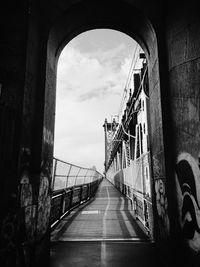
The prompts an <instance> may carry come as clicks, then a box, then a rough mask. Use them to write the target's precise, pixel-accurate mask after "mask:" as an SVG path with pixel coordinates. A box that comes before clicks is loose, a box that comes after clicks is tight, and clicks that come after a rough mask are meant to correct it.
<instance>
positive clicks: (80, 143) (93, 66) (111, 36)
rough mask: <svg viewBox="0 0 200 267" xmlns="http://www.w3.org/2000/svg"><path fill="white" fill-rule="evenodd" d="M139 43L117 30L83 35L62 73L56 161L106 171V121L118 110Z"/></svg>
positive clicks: (69, 50) (65, 55)
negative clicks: (104, 126) (104, 169)
mask: <svg viewBox="0 0 200 267" xmlns="http://www.w3.org/2000/svg"><path fill="white" fill-rule="evenodd" d="M135 46H136V43H135V41H134V40H133V39H131V38H130V37H129V36H127V35H125V34H123V33H120V32H117V31H113V30H103V29H102V30H93V31H88V32H85V33H83V34H80V35H79V36H77V37H76V38H74V39H73V40H72V41H71V42H70V43H68V44H67V46H66V47H65V48H64V49H63V51H62V53H61V55H60V58H59V62H58V72H57V95H56V122H55V143H54V156H55V157H56V158H59V159H62V160H64V161H67V162H71V163H74V164H76V165H80V166H83V167H89V168H91V167H92V166H96V168H97V170H98V171H100V172H103V168H104V167H103V164H104V155H105V152H104V129H103V127H102V126H103V124H104V120H105V118H107V119H108V120H111V115H115V114H117V113H118V111H119V106H120V102H121V98H122V94H123V89H124V87H125V84H126V80H127V76H128V72H129V69H130V66H131V60H132V57H133V52H134V49H135Z"/></svg>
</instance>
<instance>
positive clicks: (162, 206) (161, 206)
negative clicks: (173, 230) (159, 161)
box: [155, 179, 170, 231]
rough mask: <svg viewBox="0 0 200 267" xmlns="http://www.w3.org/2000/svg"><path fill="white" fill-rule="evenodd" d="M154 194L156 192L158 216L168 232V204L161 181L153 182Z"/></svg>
mask: <svg viewBox="0 0 200 267" xmlns="http://www.w3.org/2000/svg"><path fill="white" fill-rule="evenodd" d="M155 192H156V208H157V212H158V216H159V217H160V218H161V219H162V222H163V224H164V227H165V229H167V230H168V231H169V228H170V225H169V217H168V212H167V208H168V202H167V197H166V191H165V184H164V182H163V180H162V179H157V180H156V181H155Z"/></svg>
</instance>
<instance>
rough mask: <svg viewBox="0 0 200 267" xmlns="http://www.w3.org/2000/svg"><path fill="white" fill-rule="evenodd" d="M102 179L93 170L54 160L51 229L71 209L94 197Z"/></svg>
mask: <svg viewBox="0 0 200 267" xmlns="http://www.w3.org/2000/svg"><path fill="white" fill-rule="evenodd" d="M102 179H103V175H102V174H100V173H99V172H98V171H96V170H95V169H89V168H83V167H80V166H77V165H74V164H71V163H68V162H64V161H62V160H59V159H56V158H54V159H53V179H52V184H51V188H52V199H51V216H50V225H51V228H53V227H54V226H55V225H56V224H57V223H58V222H59V221H60V220H61V219H62V218H63V217H64V216H65V215H66V214H67V213H69V212H70V211H71V210H72V209H74V208H75V207H77V206H79V205H81V204H82V203H84V202H86V201H88V200H89V199H90V198H91V197H92V196H94V194H95V192H96V190H97V188H98V186H99V184H100V182H101V181H102Z"/></svg>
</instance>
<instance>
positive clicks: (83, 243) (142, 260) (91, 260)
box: [50, 181, 164, 267]
mask: <svg viewBox="0 0 200 267" xmlns="http://www.w3.org/2000/svg"><path fill="white" fill-rule="evenodd" d="M52 241H54V242H52V243H51V246H52V247H51V265H50V267H60V266H68V267H82V266H84V267H91V266H92V267H122V266H126V267H133V266H135V267H158V266H159V267H160V266H163V267H164V265H163V264H162V263H160V262H159V263H157V262H156V261H157V258H158V256H157V253H156V250H155V244H154V242H151V241H149V239H148V237H147V236H146V235H145V234H144V233H143V231H142V230H141V229H140V227H139V226H138V224H137V223H136V221H135V219H134V211H133V210H132V206H131V202H130V201H129V200H127V199H126V198H125V197H123V195H122V194H120V193H119V192H118V191H117V190H116V189H115V188H114V187H113V186H112V185H111V184H110V183H109V182H107V181H103V183H102V184H101V186H100V188H99V189H98V192H97V194H96V197H95V198H94V200H93V201H91V202H90V203H89V204H88V205H85V207H84V208H82V209H81V208H80V209H79V208H78V209H77V210H76V211H75V212H74V213H73V214H72V215H69V216H67V217H65V218H64V220H63V222H62V226H60V227H58V230H55V231H54V233H52Z"/></svg>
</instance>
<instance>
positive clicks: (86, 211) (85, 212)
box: [81, 210, 99, 214]
mask: <svg viewBox="0 0 200 267" xmlns="http://www.w3.org/2000/svg"><path fill="white" fill-rule="evenodd" d="M98 213H99V211H98V210H85V211H82V212H81V214H98Z"/></svg>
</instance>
